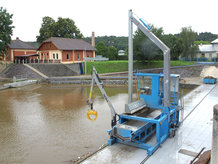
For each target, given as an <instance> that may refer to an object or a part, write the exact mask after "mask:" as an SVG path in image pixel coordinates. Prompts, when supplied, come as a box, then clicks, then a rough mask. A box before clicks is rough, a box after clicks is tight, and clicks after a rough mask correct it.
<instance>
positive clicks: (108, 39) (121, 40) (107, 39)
mask: <svg viewBox="0 0 218 164" xmlns="http://www.w3.org/2000/svg"><path fill="white" fill-rule="evenodd" d="M85 40H86V41H87V42H89V43H91V37H87V38H85ZM99 42H104V43H105V45H106V46H107V47H110V46H113V47H115V48H117V49H118V50H127V47H128V37H125V36H120V37H117V36H97V37H95V43H96V45H97V44H98V43H99Z"/></svg>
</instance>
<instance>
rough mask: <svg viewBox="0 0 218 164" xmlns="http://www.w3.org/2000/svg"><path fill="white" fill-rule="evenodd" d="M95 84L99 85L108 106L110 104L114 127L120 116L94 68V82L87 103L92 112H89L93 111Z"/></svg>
mask: <svg viewBox="0 0 218 164" xmlns="http://www.w3.org/2000/svg"><path fill="white" fill-rule="evenodd" d="M95 83H96V84H97V86H98V88H99V89H100V91H101V94H102V95H103V97H104V99H105V101H106V102H107V104H108V106H109V108H110V111H111V126H112V127H113V126H114V125H116V116H118V114H117V113H116V111H115V110H114V107H113V105H112V103H111V101H110V99H109V97H108V96H107V94H106V92H105V90H104V88H103V83H102V81H101V79H100V78H99V76H98V73H97V71H96V69H95V67H93V70H92V82H91V88H90V94H89V99H88V101H87V102H88V105H89V107H90V110H89V111H88V112H90V111H91V112H92V111H93V102H92V92H93V87H94V84H95Z"/></svg>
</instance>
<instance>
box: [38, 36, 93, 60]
mask: <svg viewBox="0 0 218 164" xmlns="http://www.w3.org/2000/svg"><path fill="white" fill-rule="evenodd" d="M38 51H39V58H40V60H59V61H60V63H64V64H67V63H80V62H82V61H83V59H84V58H85V57H90V58H94V57H95V48H94V47H93V46H92V45H91V44H89V43H88V42H86V41H84V40H82V39H70V38H60V37H51V38H49V39H47V40H45V41H44V42H43V43H42V44H41V45H40V46H39V48H38Z"/></svg>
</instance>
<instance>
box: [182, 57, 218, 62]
mask: <svg viewBox="0 0 218 164" xmlns="http://www.w3.org/2000/svg"><path fill="white" fill-rule="evenodd" d="M181 60H182V61H191V62H192V61H197V62H216V61H217V60H218V58H186V57H182V58H181Z"/></svg>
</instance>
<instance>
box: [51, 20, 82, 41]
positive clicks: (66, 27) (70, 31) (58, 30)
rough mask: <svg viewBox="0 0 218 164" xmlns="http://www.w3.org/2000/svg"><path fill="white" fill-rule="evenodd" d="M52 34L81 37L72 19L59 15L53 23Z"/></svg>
mask: <svg viewBox="0 0 218 164" xmlns="http://www.w3.org/2000/svg"><path fill="white" fill-rule="evenodd" d="M54 36H56V37H64V38H79V39H81V38H82V37H83V35H82V34H81V33H80V30H79V29H78V28H77V27H76V25H75V22H74V21H73V20H72V19H69V18H61V17H59V18H58V21H57V22H56V23H55V25H54Z"/></svg>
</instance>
